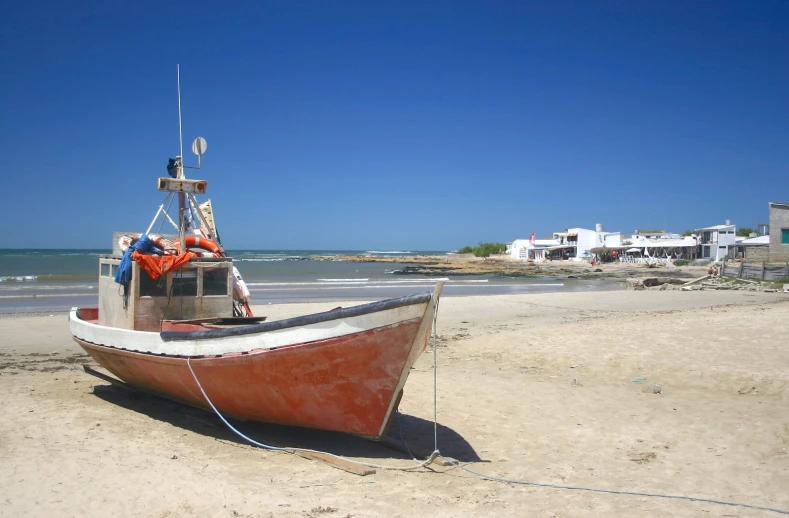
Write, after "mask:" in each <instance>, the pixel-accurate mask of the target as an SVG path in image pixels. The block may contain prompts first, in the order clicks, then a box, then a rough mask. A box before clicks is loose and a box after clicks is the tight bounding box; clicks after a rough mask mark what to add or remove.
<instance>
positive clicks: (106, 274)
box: [100, 263, 110, 277]
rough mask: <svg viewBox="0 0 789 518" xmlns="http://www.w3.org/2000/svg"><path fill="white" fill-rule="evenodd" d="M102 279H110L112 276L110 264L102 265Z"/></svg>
mask: <svg viewBox="0 0 789 518" xmlns="http://www.w3.org/2000/svg"><path fill="white" fill-rule="evenodd" d="M100 275H101V276H102V277H109V276H110V265H109V264H108V263H101V274H100Z"/></svg>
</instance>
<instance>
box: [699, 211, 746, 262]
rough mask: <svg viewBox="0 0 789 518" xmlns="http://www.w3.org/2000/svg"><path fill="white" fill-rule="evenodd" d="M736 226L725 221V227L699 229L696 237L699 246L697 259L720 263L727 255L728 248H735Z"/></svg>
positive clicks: (716, 226)
mask: <svg viewBox="0 0 789 518" xmlns="http://www.w3.org/2000/svg"><path fill="white" fill-rule="evenodd" d="M736 234H737V226H736V225H732V224H731V222H730V221H728V220H727V221H726V224H725V225H715V226H713V227H706V228H699V229H697V230H696V237H697V239H698V244H699V258H701V259H710V260H712V261H722V260H723V258H724V257H726V256H727V254H728V253H729V247H730V246H735V244H736V242H737V240H736V239H735V236H736Z"/></svg>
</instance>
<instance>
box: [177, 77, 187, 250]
mask: <svg viewBox="0 0 789 518" xmlns="http://www.w3.org/2000/svg"><path fill="white" fill-rule="evenodd" d="M175 67H176V72H177V74H178V143H179V145H180V150H181V151H180V152H181V154H180V156H179V157H178V179H179V180H183V179H184V135H183V129H182V125H181V65H180V63H179V64H177V65H176V66H175ZM185 210H186V195H185V194H184V193H183V192H179V193H178V238H179V240H180V241H181V247H180V249H179V250H180V253H182V254H185V253H186V243H185V241H184V236H185V234H186V226H185V221H184V211H185Z"/></svg>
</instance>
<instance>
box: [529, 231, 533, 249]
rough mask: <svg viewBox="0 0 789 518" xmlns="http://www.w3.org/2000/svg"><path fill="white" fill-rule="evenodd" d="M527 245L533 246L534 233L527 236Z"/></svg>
mask: <svg viewBox="0 0 789 518" xmlns="http://www.w3.org/2000/svg"><path fill="white" fill-rule="evenodd" d="M529 244H530V245H531V246H534V232H532V233H531V235H530V236H529Z"/></svg>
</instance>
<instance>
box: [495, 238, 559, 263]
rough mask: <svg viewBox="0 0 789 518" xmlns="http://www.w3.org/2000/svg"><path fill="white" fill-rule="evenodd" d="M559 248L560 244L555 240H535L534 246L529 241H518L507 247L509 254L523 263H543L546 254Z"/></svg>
mask: <svg viewBox="0 0 789 518" xmlns="http://www.w3.org/2000/svg"><path fill="white" fill-rule="evenodd" d="M557 246H560V243H559V241H557V240H555V239H535V240H534V244H532V243H531V241H529V240H528V239H516V240H515V241H513V242H512V244H511V245H509V246H508V247H507V253H508V254H510V256H512V257H513V258H515V259H520V260H522V261H527V260H529V259H532V260H534V261H542V260H544V259H545V252H547V251H548V250H554V249H555V247H557Z"/></svg>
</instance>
